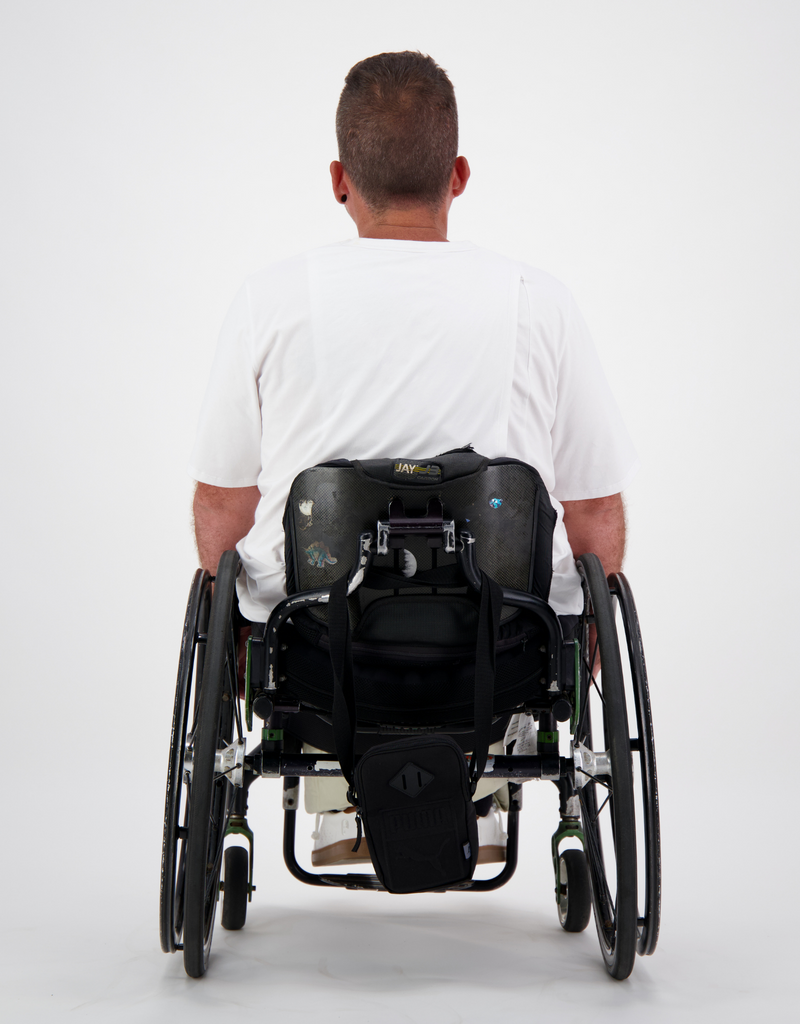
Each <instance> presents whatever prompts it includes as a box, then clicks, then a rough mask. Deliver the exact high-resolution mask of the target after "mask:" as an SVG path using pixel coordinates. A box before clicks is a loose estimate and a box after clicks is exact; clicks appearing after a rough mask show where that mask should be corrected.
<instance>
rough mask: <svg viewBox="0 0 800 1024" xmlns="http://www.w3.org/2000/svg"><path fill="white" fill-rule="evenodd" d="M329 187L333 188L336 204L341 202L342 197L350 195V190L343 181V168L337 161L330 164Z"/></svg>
mask: <svg viewBox="0 0 800 1024" xmlns="http://www.w3.org/2000/svg"><path fill="white" fill-rule="evenodd" d="M331 185H332V186H333V194H334V195H335V196H336V202H337V203H341V202H342V196H347V195H349V194H350V189H349V187H348V185H347V182H346V181H345V174H344V167H342V165H341V163H340V162H339V161H338V160H334V161H332V163H331Z"/></svg>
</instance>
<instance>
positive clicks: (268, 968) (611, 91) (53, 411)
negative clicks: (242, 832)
mask: <svg viewBox="0 0 800 1024" xmlns="http://www.w3.org/2000/svg"><path fill="white" fill-rule="evenodd" d="M798 30H800V8H799V7H798V6H797V5H796V4H795V3H793V2H792V0H784V2H779V0H758V2H756V0H670V2H659V0H653V2H651V3H646V4H643V3H639V2H636V0H594V2H590V0H571V2H561V3H557V2H543V0H498V2H497V3H495V4H494V5H493V6H492V7H491V8H490V7H489V5H487V4H484V3H478V2H476V0H464V2H462V3H461V4H460V5H452V4H445V3H443V2H439V0H426V2H419V0H405V2H404V3H403V4H388V3H382V2H369V3H368V2H365V0H351V2H350V3H349V4H347V5H339V4H332V3H324V2H320V0H305V2H304V3H302V4H300V3H297V4H288V3H284V4H278V3H274V2H268V0H229V2H227V3H222V2H211V0H193V2H190V0H160V2H156V0H137V2H135V3H134V2H130V0H128V2H125V0H118V2H113V0H112V2H109V0H68V2H57V0H24V2H22V0H17V2H13V0H5V2H4V3H2V6H1V7H0V48H1V49H0V97H1V99H0V103H2V118H3V120H2V137H0V145H2V148H3V158H2V167H3V182H4V184H3V189H2V196H1V199H0V201H1V202H2V208H3V210H2V212H3V231H2V235H1V236H0V251H1V252H2V276H1V277H0V288H2V332H3V333H2V337H3V356H4V372H3V375H2V403H1V404H0V415H2V425H3V440H4V462H3V465H4V472H3V483H4V500H3V503H2V510H3V524H4V526H3V530H2V539H3V544H4V548H3V563H2V564H3V568H4V571H5V585H4V587H3V596H2V600H3V615H2V628H3V647H2V651H3V661H4V674H3V704H4V708H5V712H6V713H5V715H4V719H5V722H6V730H5V731H6V736H7V742H6V747H5V749H6V757H5V759H4V760H5V771H4V775H5V778H6V780H7V782H6V789H7V793H8V794H9V796H10V800H9V804H8V805H7V811H8V813H7V814H6V817H5V820H6V828H5V842H4V844H3V858H4V878H5V880H6V895H5V900H4V903H5V910H6V913H5V914H4V920H3V926H2V942H3V953H2V966H3V969H4V971H6V972H7V973H8V978H7V981H6V982H5V984H4V988H3V995H2V996H0V999H1V1000H2V1001H3V1002H5V1003H7V1004H8V1005H9V1006H10V1007H12V1008H14V1010H15V1013H16V1016H17V1017H21V1016H22V1015H23V1013H24V1015H25V1018H26V1019H27V1020H39V1019H62V1017H63V1016H64V1015H65V1014H66V1013H68V1012H73V1013H74V1016H75V1019H97V1020H109V1019H114V1020H117V1019H120V1020H134V1021H135V1020H140V1019H144V1018H147V1019H148V1020H168V1019H169V1020H187V1021H188V1020H194V1019H195V1018H197V1019H203V1020H205V1019H206V1018H209V1019H210V1017H211V1015H212V1014H213V1015H217V1014H218V1013H219V1012H220V1011H221V1010H223V1008H225V1007H228V1006H229V1005H231V1004H233V1005H237V1006H241V1007H243V1008H245V1009H247V1010H248V1011H249V1012H252V1010H253V1009H254V1008H256V1007H259V1006H260V1007H264V1008H270V1009H271V1010H272V1011H273V1012H275V1011H279V1015H280V1019H281V1020H285V1021H292V1020H306V1019H311V1018H312V1016H313V1018H314V1019H318V1018H319V1017H320V1015H321V1014H324V1018H325V1019H330V1020H347V1021H348V1022H355V1024H357V1022H360V1021H364V1022H372V1021H380V1022H387V1024H394V1022H395V1021H398V1022H399V1021H415V1022H418V1021H419V1022H428V1021H436V1022H437V1024H439V1022H450V1021H483V1020H487V1019H489V1018H490V1016H494V1015H497V1014H502V1015H503V1017H504V1018H505V1019H511V1020H523V1019H527V1018H528V1017H529V1016H532V1015H533V1014H536V1015H537V1016H538V1015H541V1014H544V1013H550V1014H552V1015H553V1016H554V1018H555V1015H558V1019H559V1020H561V1019H563V1020H577V1019H579V1018H580V1019H584V1017H585V1015H586V1013H587V1012H591V1013H593V1014H594V1015H595V1017H596V1019H600V1020H607V1019H612V1018H613V1019H614V1020H620V1019H624V1020H628V1019H634V1017H636V1019H639V1018H640V1017H641V1016H642V1015H644V1016H645V1017H646V1018H647V1019H650V1020H653V1021H672V1020H675V1019H676V1018H677V1016H678V1014H679V1013H680V1014H681V1019H684V1020H692V1021H693V1020H704V1021H706V1020H709V1019H715V1018H716V1017H717V1016H719V1017H720V1018H722V1017H723V1016H724V1017H725V1019H727V1020H731V1021H734V1020H735V1021H739V1020H742V1021H744V1020H751V1019H752V1018H753V1016H754V1015H755V1014H756V1013H757V1012H759V1013H761V1014H762V1015H765V1016H767V1017H771V1016H777V1011H778V1009H779V1007H780V1006H782V1005H783V1003H784V1000H787V999H788V977H789V964H790V963H792V964H793V962H794V959H795V957H796V954H797V952H798V949H797V940H796V930H795V927H794V916H795V915H796V913H797V909H798V904H797V884H796V880H795V879H796V865H795V860H796V845H797V839H798V829H797V821H796V797H795V796H794V794H795V792H796V787H795V786H794V784H793V775H791V774H788V769H789V764H790V758H789V753H788V751H789V744H788V743H787V740H790V739H791V737H792V735H793V731H792V730H791V728H788V729H787V726H790V725H794V723H795V722H796V718H797V713H798V699H797V689H796V688H797V668H796V653H795V649H796V644H795V639H794V631H795V628H796V627H795V624H794V622H793V616H792V613H791V609H792V607H793V591H794V589H795V586H794V580H795V577H796V573H797V568H798V566H797V543H796V526H795V521H796V515H795V510H794V504H795V501H796V497H797V491H798V487H797V483H796V472H797V458H796V454H795V453H796V441H797V414H796V399H795V390H796V386H797V370H798V356H797V308H796V307H797V288H798V271H799V270H800V253H799V252H798V238H799V237H800V204H798V199H797V183H798V181H800V159H799V156H800V142H799V141H798V132H797V125H798V117H799V115H800V111H799V110H798V106H800V102H799V97H800V70H799V69H800V55H798V44H797V40H798ZM407 48H410V49H420V50H422V51H424V52H429V53H431V54H432V56H434V58H435V59H436V60H437V61H438V62H439V63H440V64H442V66H443V67H445V68H446V69H447V70H448V72H449V73H450V75H451V77H452V80H453V82H454V84H455V87H456V92H457V96H458V100H459V107H460V116H461V126H462V132H461V147H460V148H461V151H462V152H463V153H464V154H465V155H466V156H467V157H468V158H469V160H470V162H471V166H472V171H473V177H472V179H471V181H470V183H469V188H468V190H467V192H466V194H465V196H464V197H463V198H462V199H460V200H458V201H457V202H456V204H455V206H454V208H453V213H452V217H451V232H450V234H451V237H453V238H469V239H471V240H473V241H475V242H478V243H481V244H484V245H487V246H489V247H491V248H494V249H497V250H500V251H503V252H506V253H508V254H509V255H514V256H518V257H520V258H523V259H525V260H526V261H528V262H531V263H534V264H536V265H539V266H541V267H543V268H544V269H547V270H549V271H550V272H551V273H554V274H555V275H556V276H558V277H560V278H562V279H563V280H565V281H566V282H567V283H568V284H569V285H570V286H571V287H572V289H573V290H574V292H575V294H576V296H577V298H578V301H579V303H580V305H581V307H582V309H583V311H584V314H585V316H586V318H587V320H588V322H589V324H590V325H591V327H592V329H593V332H594V335H595V338H596V341H597V345H598V348H599V350H600V352H601V356H602V358H603V361H604V364H605V367H606V370H607V373H608V376H609V378H610V380H611V382H612V385H613V388H614V390H615V393H616V395H617V398H618V400H619V403H620V405H621V406H622V408H623V410H624V412H625V415H626V418H627V421H628V424H629V427H630V430H631V432H632V434H633V436H634V439H635V441H636V444H637V446H638V448H639V450H640V453H641V456H642V461H643V464H644V468H643V470H642V471H641V473H640V475H639V477H638V478H637V480H636V481H635V483H634V485H633V486H632V487H631V488H630V491H629V494H628V499H629V515H630V543H629V555H628V562H627V570H628V574H629V577H630V578H631V580H632V582H633V585H634V589H635V592H636V594H637V598H638V602H639V605H640V613H641V617H642V620H643V628H644V632H645V642H646V646H647V651H648V661H649V666H650V673H651V677H652V688H653V703H654V711H655V716H656V730H657V741H658V749H659V755H660V760H659V767H660V775H661V789H662V800H663V805H662V811H663V830H664V923H663V931H662V940H661V944H660V946H659V949H658V951H657V953H656V955H655V957H653V958H651V959H648V960H639V962H638V963H637V966H636V968H635V970H634V974H633V976H632V978H631V980H630V981H629V982H627V983H625V984H623V985H615V984H614V983H612V982H610V981H609V980H607V979H606V977H605V975H604V973H603V971H602V966H601V960H600V956H599V951H598V950H597V948H596V941H595V938H594V936H593V935H592V934H591V933H590V932H587V933H586V934H585V935H584V936H580V937H570V936H564V935H562V934H561V932H560V929H559V928H558V924H557V921H556V916H555V909H554V908H553V906H552V888H551V887H552V876H551V874H550V867H549V864H548V860H547V840H548V836H549V833H550V832H551V831H552V829H553V827H554V825H555V805H554V802H553V799H552V796H551V794H549V793H547V794H545V793H543V792H542V793H539V792H537V793H534V794H531V795H530V796H529V797H528V798H527V801H526V804H527V809H526V814H525V815H524V816H523V817H524V820H525V825H524V827H525V839H526V845H525V848H524V850H523V856H524V859H525V863H524V864H523V866H522V867H521V869H520V871H519V873H518V876H517V877H516V878H515V880H514V881H513V882H512V883H511V884H510V885H509V886H508V887H506V889H504V890H501V891H500V892H498V893H496V894H490V895H486V896H474V895H469V894H463V895H461V896H457V895H455V894H449V895H448V896H447V897H446V898H445V899H442V898H440V897H409V898H407V899H405V900H398V899H395V898H392V897H385V896H376V895H373V894H360V893H327V892H326V893H319V892H317V891H314V890H306V889H305V888H304V887H302V886H301V885H300V884H299V883H296V882H295V881H294V880H292V879H291V878H290V876H289V875H288V873H286V872H285V871H284V870H283V869H282V867H281V865H280V863H279V850H278V842H277V837H275V836H271V835H270V832H271V831H274V829H275V828H276V827H277V825H278V824H279V822H278V797H277V787H275V786H274V785H273V786H268V785H267V784H263V789H264V792H263V793H260V792H258V790H259V788H260V787H256V790H254V793H253V806H254V809H255V813H254V819H255V821H256V823H257V843H258V846H257V851H256V858H257V859H256V873H257V878H256V881H257V884H258V893H257V896H256V901H255V902H254V903H253V904H252V907H251V912H250V916H249V919H248V926H247V928H246V929H245V931H244V932H242V933H241V934H237V935H226V934H225V933H223V932H222V930H221V929H219V931H218V933H217V936H216V938H215V947H214V954H213V956H214V959H213V962H212V965H211V971H210V973H209V975H208V976H207V977H206V978H205V979H204V980H203V981H202V982H200V983H190V982H189V981H188V980H186V979H185V977H184V975H183V969H182V965H181V962H180V959H179V957H177V956H175V957H169V958H168V957H164V956H163V955H162V954H161V953H160V951H159V949H158V938H157V927H156V917H157V889H158V865H159V856H160V829H161V811H162V800H163V782H164V772H165V766H166V753H167V742H168V733H169V721H170V715H171V704H172V687H173V677H174V669H175V659H176V655H177V643H178V638H179V632H180V627H181V622H182V617H183V611H184V604H185V598H186V591H187V589H188V583H189V580H190V576H191V572H192V570H193V568H194V565H195V554H194V551H193V544H192V537H191V532H190V523H189V503H190V494H191V483H190V481H189V480H188V478H187V477H186V473H185V465H186V462H187V459H188V454H189V450H190V446H191V442H192V437H193V431H194V425H195V422H196V417H197V413H198V409H199V403H200V400H201V397H202V392H203V388H204V385H205V379H206V376H207V373H208V371H209V367H210V362H211V358H212V353H213V348H214V343H215V339H216V333H217V331H218V329H219V326H220V323H221V320H222V317H223V315H224V312H225V310H226V308H227V305H228V303H229V302H230V300H231V298H232V296H233V294H234V293H235V291H236V289H237V288H238V286H239V284H240V283H241V281H242V280H243V279H244V277H245V276H246V275H247V274H249V273H251V272H252V271H254V270H256V269H258V268H260V267H261V266H263V265H265V264H266V263H268V262H270V261H273V260H276V259H279V258H282V257H283V256H286V255H289V254H292V253H295V252H297V251H300V250H302V249H303V248H306V247H308V246H311V245H315V244H322V243H325V242H328V241H333V240H336V239H338V238H342V237H349V236H350V235H351V234H352V229H351V224H350V221H349V218H347V217H346V215H345V213H344V212H343V211H342V210H341V209H340V208H339V207H338V206H337V205H336V203H335V202H334V200H333V197H332V195H331V193H330V188H329V183H328V172H327V167H328V163H329V161H330V160H331V159H332V158H334V157H335V156H336V151H335V136H334V130H333V118H334V111H335V107H336V102H337V99H338V93H339V90H340V88H341V85H342V81H343V78H344V75H345V73H346V71H347V69H348V68H349V67H350V66H351V65H352V64H353V63H355V62H356V61H357V60H360V59H361V58H363V57H365V56H368V55H370V54H372V53H377V52H380V51H383V50H399V49H407ZM260 785H261V784H260ZM533 788H534V787H533V786H529V787H527V790H531V789H533ZM527 790H526V792H527ZM793 865H795V866H794V867H793ZM756 1008H758V1009H756ZM768 1010H769V1011H770V1012H767V1011H768ZM773 1011H774V1012H773ZM15 1019H16V1017H15Z"/></svg>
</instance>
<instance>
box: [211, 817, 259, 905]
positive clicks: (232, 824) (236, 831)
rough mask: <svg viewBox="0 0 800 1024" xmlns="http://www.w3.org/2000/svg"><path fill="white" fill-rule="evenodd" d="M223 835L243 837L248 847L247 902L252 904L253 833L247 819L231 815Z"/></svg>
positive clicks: (253, 888) (254, 888) (253, 887)
mask: <svg viewBox="0 0 800 1024" xmlns="http://www.w3.org/2000/svg"><path fill="white" fill-rule="evenodd" d="M225 835H226V836H244V837H245V839H246V840H247V842H248V845H249V846H250V871H249V875H250V877H249V878H248V880H247V902H248V903H252V902H253V893H254V892H255V891H256V887H255V886H254V885H253V832H252V829H251V828H250V826H249V825H248V824H247V818H243V817H242V816H241V815H240V814H232V815H231V816H230V818H229V819H228V827H227V828H226V829H225ZM223 838H224V837H223ZM220 889H222V883H220ZM217 899H219V896H217Z"/></svg>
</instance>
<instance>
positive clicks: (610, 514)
mask: <svg viewBox="0 0 800 1024" xmlns="http://www.w3.org/2000/svg"><path fill="white" fill-rule="evenodd" d="M562 504H563V506H564V526H565V527H566V529H567V537H568V538H569V543H570V547H571V548H572V553H573V555H574V556H575V557H576V558H580V556H581V555H585V554H586V553H587V552H590V551H591V552H594V554H596V555H597V557H598V558H599V559H600V561H601V562H602V563H603V569H604V571H605V574H606V576H609V575H610V574H611V573H612V572H619V571H620V569H621V568H622V560H623V558H624V556H625V506H624V504H623V502H622V495H621V494H610V495H608V497H605V498H589V499H587V500H586V501H564V502H562Z"/></svg>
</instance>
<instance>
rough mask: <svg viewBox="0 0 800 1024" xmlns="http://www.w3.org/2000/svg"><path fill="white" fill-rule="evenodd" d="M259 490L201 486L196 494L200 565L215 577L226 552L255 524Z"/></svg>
mask: <svg viewBox="0 0 800 1024" xmlns="http://www.w3.org/2000/svg"><path fill="white" fill-rule="evenodd" d="M260 497H261V493H260V491H259V489H258V487H214V486H212V485H211V484H204V483H198V485H197V488H196V490H195V492H194V503H193V506H192V507H193V511H194V535H195V540H196V541H197V552H198V554H199V555H200V564H201V565H202V567H203V568H204V569H208V571H209V572H210V573H211V575H212V576H214V575H216V572H217V565H218V564H219V560H220V556H221V555H222V552H223V551H229V550H230V549H231V548H235V547H236V545H237V544H238V543H239V541H240V540H241V539H242V537H244V536H246V535H247V534H248V533H249V532H250V529H251V527H252V526H253V523H254V522H255V515H256V506H257V505H258V502H259V498H260Z"/></svg>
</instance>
